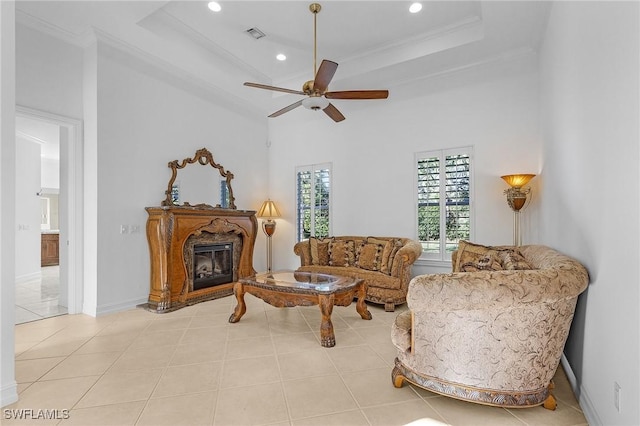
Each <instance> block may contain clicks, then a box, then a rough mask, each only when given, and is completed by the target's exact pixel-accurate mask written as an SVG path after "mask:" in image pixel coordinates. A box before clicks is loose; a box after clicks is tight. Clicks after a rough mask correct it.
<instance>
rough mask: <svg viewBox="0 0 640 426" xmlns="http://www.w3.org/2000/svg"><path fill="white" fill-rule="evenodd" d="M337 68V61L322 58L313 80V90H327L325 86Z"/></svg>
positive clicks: (320, 91) (327, 85)
mask: <svg viewBox="0 0 640 426" xmlns="http://www.w3.org/2000/svg"><path fill="white" fill-rule="evenodd" d="M337 69H338V64H337V63H335V62H333V61H328V60H326V59H323V60H322V63H321V64H320V68H318V72H317V73H316V78H315V80H314V81H313V90H314V92H319V93H324V91H325V90H327V87H329V82H331V79H332V78H333V75H334V74H335V73H336V70H337Z"/></svg>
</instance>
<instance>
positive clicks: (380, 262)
mask: <svg viewBox="0 0 640 426" xmlns="http://www.w3.org/2000/svg"><path fill="white" fill-rule="evenodd" d="M293 252H294V253H295V254H297V255H298V256H300V265H301V266H300V268H298V269H297V270H298V271H305V272H318V273H325V274H335V275H344V276H348V277H352V278H360V279H363V280H365V282H366V283H367V286H368V287H367V297H366V300H368V301H370V302H373V303H379V304H384V307H385V311H387V312H393V311H394V310H395V307H396V305H401V304H403V303H405V301H406V295H407V288H408V286H409V280H410V279H411V267H412V265H413V262H415V260H416V259H417V258H418V257H419V256H420V254H421V253H422V245H421V244H420V243H418V242H416V241H413V240H410V239H408V238H393V237H355V236H340V237H329V238H324V239H317V238H313V237H311V238H309V239H308V240H305V241H301V242H299V243H297V244H296V245H295V246H294V247H293Z"/></svg>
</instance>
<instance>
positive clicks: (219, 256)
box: [193, 243, 233, 290]
mask: <svg viewBox="0 0 640 426" xmlns="http://www.w3.org/2000/svg"><path fill="white" fill-rule="evenodd" d="M232 281H233V243H223V244H209V245H196V246H195V247H194V248H193V289H194V290H200V289H202V288H208V287H213V286H215V285H219V284H225V283H230V282H232Z"/></svg>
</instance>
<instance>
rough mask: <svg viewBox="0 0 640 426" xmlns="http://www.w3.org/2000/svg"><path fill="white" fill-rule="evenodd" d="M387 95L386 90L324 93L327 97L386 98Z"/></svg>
mask: <svg viewBox="0 0 640 426" xmlns="http://www.w3.org/2000/svg"><path fill="white" fill-rule="evenodd" d="M388 96H389V91H388V90H344V91H340V92H326V93H325V94H324V97H325V98H327V99H387V97H388Z"/></svg>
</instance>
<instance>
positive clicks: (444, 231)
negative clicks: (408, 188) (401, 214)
mask: <svg viewBox="0 0 640 426" xmlns="http://www.w3.org/2000/svg"><path fill="white" fill-rule="evenodd" d="M416 163H417V169H416V170H417V191H418V193H417V219H418V220H417V234H418V240H419V241H420V242H421V243H422V247H423V257H425V258H430V259H437V260H448V258H449V256H450V253H451V252H452V251H454V250H455V249H456V248H457V247H458V242H459V241H460V240H462V239H465V240H468V239H470V236H471V231H472V229H471V222H472V217H471V199H470V194H471V148H464V149H457V150H441V151H430V152H423V153H418V154H416Z"/></svg>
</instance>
